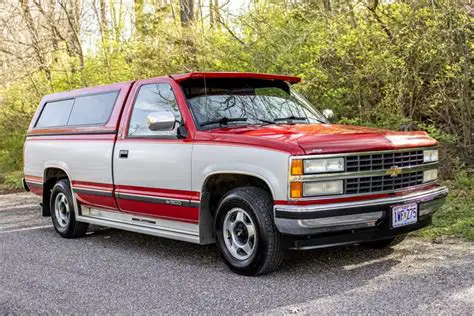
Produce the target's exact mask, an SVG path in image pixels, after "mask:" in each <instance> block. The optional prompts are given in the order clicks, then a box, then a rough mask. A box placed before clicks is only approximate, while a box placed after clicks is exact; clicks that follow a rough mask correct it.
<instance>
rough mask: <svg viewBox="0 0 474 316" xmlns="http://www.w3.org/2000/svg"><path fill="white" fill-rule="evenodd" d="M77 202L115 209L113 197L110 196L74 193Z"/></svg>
mask: <svg viewBox="0 0 474 316" xmlns="http://www.w3.org/2000/svg"><path fill="white" fill-rule="evenodd" d="M76 197H77V200H78V201H79V203H81V204H83V205H87V206H94V207H98V208H105V209H109V210H117V209H118V208H117V204H116V203H115V198H114V197H113V196H112V195H111V196H98V195H92V194H87V193H82V192H81V193H76Z"/></svg>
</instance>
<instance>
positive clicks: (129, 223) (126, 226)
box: [77, 206, 200, 244]
mask: <svg viewBox="0 0 474 316" xmlns="http://www.w3.org/2000/svg"><path fill="white" fill-rule="evenodd" d="M81 213H82V214H81V215H80V216H78V217H77V220H79V221H81V222H86V223H90V224H95V225H101V226H107V227H112V228H117V229H123V230H128V231H132V232H136V233H143V234H147V235H153V236H158V237H165V238H171V239H177V240H182V241H187V242H192V243H196V244H198V243H200V240H199V228H198V225H197V224H192V223H183V222H176V221H170V220H164V219H159V218H154V217H146V216H138V215H134V214H127V213H122V212H113V211H108V210H102V209H97V208H89V207H84V206H82V208H81Z"/></svg>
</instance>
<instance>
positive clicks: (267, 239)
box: [24, 72, 448, 275]
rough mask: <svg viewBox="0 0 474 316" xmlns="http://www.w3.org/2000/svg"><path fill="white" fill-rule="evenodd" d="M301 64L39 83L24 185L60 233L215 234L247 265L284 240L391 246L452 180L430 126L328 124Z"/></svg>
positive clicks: (237, 263)
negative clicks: (441, 169)
mask: <svg viewBox="0 0 474 316" xmlns="http://www.w3.org/2000/svg"><path fill="white" fill-rule="evenodd" d="M298 82H300V78H298V77H294V76H283V75H272V74H258V73H232V72H227V73H225V72H194V73H186V74H178V75H169V76H163V77H157V78H151V79H145V80H136V81H130V82H123V83H116V84H110V85H105V86H99V87H89V88H83V89H79V90H74V91H68V92H61V93H55V94H51V95H47V96H45V97H43V99H42V100H41V103H40V105H39V107H38V110H37V112H36V113H35V115H34V117H33V119H32V121H31V124H30V126H29V129H28V132H27V136H26V140H25V144H24V187H25V189H26V190H29V191H31V192H33V193H35V194H37V195H39V196H40V197H41V198H42V203H41V205H42V215H43V216H51V218H52V222H53V224H54V228H55V229H56V231H57V232H58V233H59V235H61V236H62V237H66V238H74V237H80V236H83V235H84V234H85V233H86V230H87V228H88V225H89V224H95V225H102V226H107V227H112V228H117V229H123V230H128V231H133V232H137V233H143V234H149V235H154V236H160V237H166V238H172V239H177V240H181V241H186V242H192V243H197V244H210V243H216V244H217V248H218V250H219V253H220V254H221V257H222V258H223V260H224V262H225V263H226V264H227V265H228V266H229V268H230V269H231V270H232V271H234V272H236V273H239V274H243V275H260V274H264V273H268V272H271V271H274V270H275V269H277V267H278V266H279V265H280V263H281V261H282V258H283V255H284V252H285V250H287V249H313V248H321V247H328V246H335V245H344V244H360V245H363V246H367V247H377V248H380V247H389V246H391V245H393V244H395V243H397V242H400V241H401V240H403V238H404V237H405V236H406V234H407V233H409V232H411V231H414V230H417V229H420V228H422V227H425V226H427V225H429V224H430V223H431V217H432V214H433V212H435V211H436V210H437V209H438V208H439V206H440V205H441V204H442V203H443V202H444V200H445V197H446V195H447V194H448V190H447V189H446V188H445V187H443V186H440V185H439V184H438V183H437V178H438V171H437V167H438V149H437V142H436V141H435V140H434V139H432V138H430V137H429V136H428V135H427V134H426V133H425V132H395V131H388V130H382V129H373V128H366V127H359V126H348V125H338V124H330V123H329V121H328V117H327V116H329V114H330V111H327V110H325V111H323V113H326V114H327V115H326V116H325V115H323V114H322V113H321V112H319V111H318V110H317V109H316V107H315V106H313V105H311V104H310V102H309V101H308V100H307V99H305V98H304V97H303V96H302V95H301V94H300V93H298V92H297V91H296V90H294V89H293V85H294V84H297V83H298Z"/></svg>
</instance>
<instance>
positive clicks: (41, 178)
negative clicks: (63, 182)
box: [25, 175, 43, 183]
mask: <svg viewBox="0 0 474 316" xmlns="http://www.w3.org/2000/svg"><path fill="white" fill-rule="evenodd" d="M25 180H26V181H33V182H41V183H43V177H37V176H30V175H25Z"/></svg>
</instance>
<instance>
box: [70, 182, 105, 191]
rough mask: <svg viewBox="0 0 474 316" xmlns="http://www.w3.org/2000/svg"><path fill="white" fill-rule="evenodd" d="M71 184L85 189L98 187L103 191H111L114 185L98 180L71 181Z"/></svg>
mask: <svg viewBox="0 0 474 316" xmlns="http://www.w3.org/2000/svg"><path fill="white" fill-rule="evenodd" d="M72 186H73V187H77V188H85V189H99V190H105V191H112V190H113V188H114V185H113V184H111V183H98V182H87V181H72Z"/></svg>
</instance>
